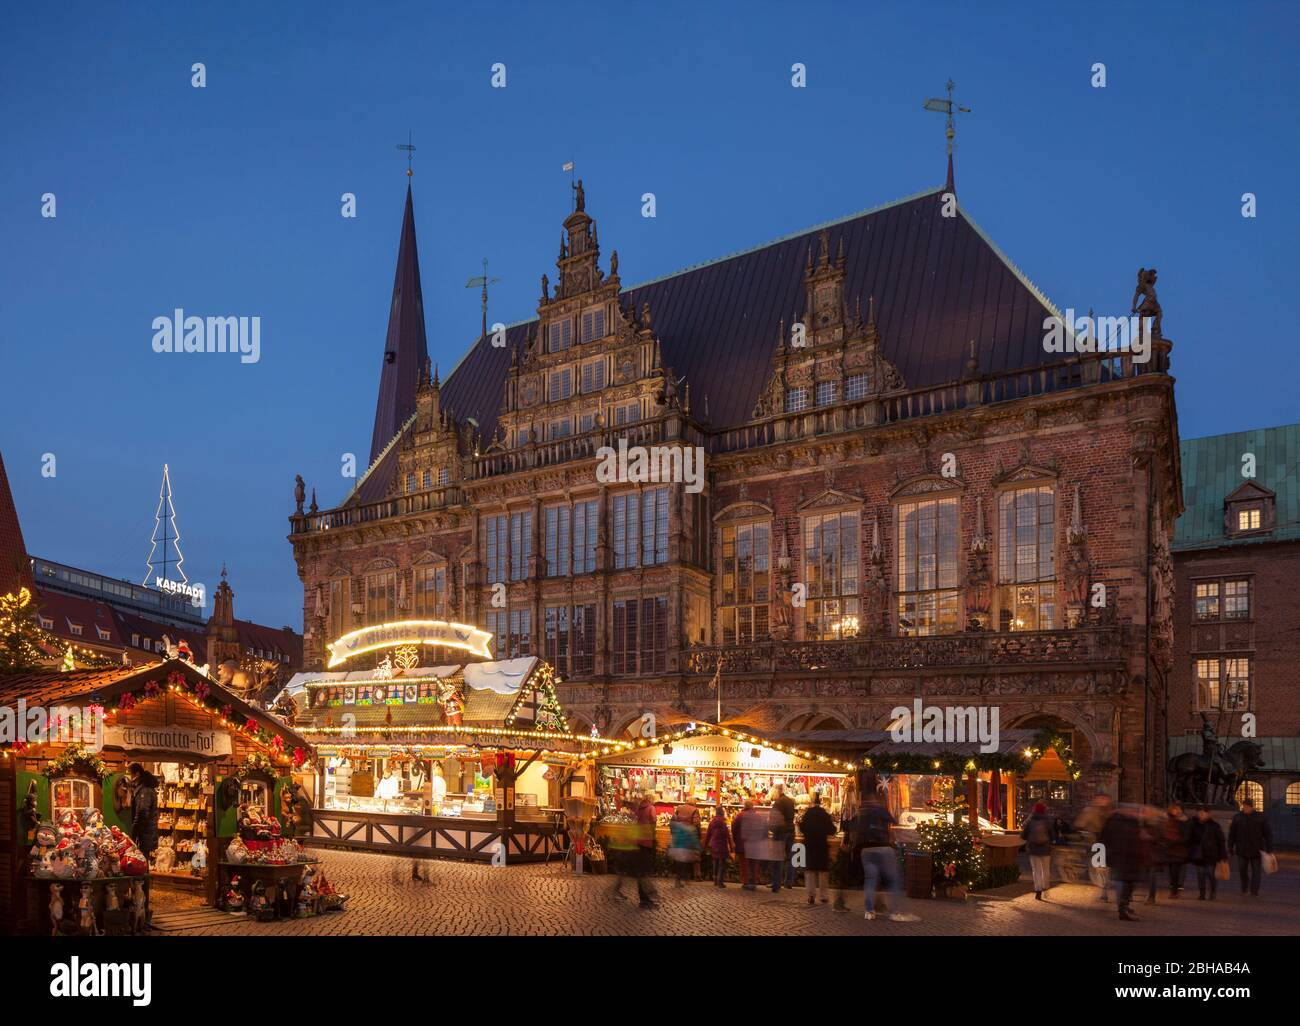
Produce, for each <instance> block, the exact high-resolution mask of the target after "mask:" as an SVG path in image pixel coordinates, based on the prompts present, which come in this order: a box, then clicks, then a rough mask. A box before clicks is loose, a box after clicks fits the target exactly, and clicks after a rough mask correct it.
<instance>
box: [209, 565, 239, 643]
mask: <svg viewBox="0 0 1300 1026" xmlns="http://www.w3.org/2000/svg"><path fill="white" fill-rule="evenodd" d="M242 655H243V650H242V648H241V646H240V644H239V634H238V633H237V632H236V630H235V593H234V592H233V591H232V590H231V589H230V582H229V581H228V580H226V567H225V565H224V564H223V565H222V567H221V583H220V584H218V585H217V590H216V592H215V593H214V594H213V596H212V616H211V618H210V619H209V620H208V653H207V656H208V657H207V662H208V663H209V664H210V665H211V666H212V667H214V668H215V667H218V666H220V665H221V664H222V663H224V662H229V661H231V660H233V661H234V662H239V660H240V658H241V657H242Z"/></svg>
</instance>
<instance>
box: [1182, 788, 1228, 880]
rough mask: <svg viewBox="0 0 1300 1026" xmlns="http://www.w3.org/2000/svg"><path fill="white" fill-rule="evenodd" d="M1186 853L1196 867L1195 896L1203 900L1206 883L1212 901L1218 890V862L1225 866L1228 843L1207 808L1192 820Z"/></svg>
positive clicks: (1201, 810) (1221, 828) (1221, 829)
mask: <svg viewBox="0 0 1300 1026" xmlns="http://www.w3.org/2000/svg"><path fill="white" fill-rule="evenodd" d="M1187 854H1188V857H1189V858H1190V859H1191V861H1192V864H1193V865H1194V866H1195V867H1196V889H1197V891H1198V892H1199V893H1198V894H1197V897H1198V898H1199V899H1200V900H1201V901H1204V900H1205V890H1206V885H1207V884H1208V885H1209V890H1210V900H1211V901H1213V900H1214V899H1215V896H1216V895H1217V894H1218V891H1219V863H1220V862H1222V863H1223V865H1224V868H1227V865H1228V863H1227V861H1226V859H1227V857H1228V844H1227V842H1226V841H1225V840H1224V839H1223V827H1221V826H1219V824H1218V822H1216V821H1215V819H1214V817H1213V816H1211V815H1210V810H1209V809H1200V810H1199V811H1198V812H1197V813H1196V819H1195V820H1193V822H1192V829H1191V832H1190V835H1189V840H1188V845H1187Z"/></svg>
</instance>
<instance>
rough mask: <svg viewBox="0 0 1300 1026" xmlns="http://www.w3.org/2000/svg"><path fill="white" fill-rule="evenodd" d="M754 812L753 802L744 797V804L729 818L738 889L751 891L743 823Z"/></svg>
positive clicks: (752, 885) (752, 887)
mask: <svg viewBox="0 0 1300 1026" xmlns="http://www.w3.org/2000/svg"><path fill="white" fill-rule="evenodd" d="M753 814H754V803H753V802H752V801H751V800H750V799H748V798H746V799H745V804H744V805H743V806H742V807H741V809H740V811H739V812H737V813H736V814H735V815H734V816H733V817H732V818H731V841H732V844H734V845H735V849H736V872H737V874H738V875H739V876H740V889H741V890H743V891H752V890H753V889H754V884H753V882H752V881H751V880H750V876H749V874H750V868H751V867H750V865H749V859H747V858H746V857H745V823H746V821H747V820H748V818H749V817H750V816H752V815H753Z"/></svg>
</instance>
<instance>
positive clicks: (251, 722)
mask: <svg viewBox="0 0 1300 1026" xmlns="http://www.w3.org/2000/svg"><path fill="white" fill-rule="evenodd" d="M244 729H245V730H246V731H248V732H249V733H250V734H256V733H257V720H255V719H253V717H251V716H250V717H249V718H248V721H247V722H246V723H245V724H244Z"/></svg>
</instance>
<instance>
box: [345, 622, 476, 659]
mask: <svg viewBox="0 0 1300 1026" xmlns="http://www.w3.org/2000/svg"><path fill="white" fill-rule="evenodd" d="M491 641H492V635H491V634H489V633H488V632H487V631H481V630H479V629H478V628H477V627H471V626H469V625H468V624H463V623H448V622H447V621H445V620H403V621H402V622H400V623H384V624H379V625H377V626H375V627H362V628H360V629H359V630H355V631H351V632H350V633H348V634H345V635H343V637H341V638H339V639H338V640H337V641H333V642H331V643H330V644H328V645H326V646H325V647H326V648H327V649H329V652H330V660H329V664H328V666H329V668H330V669H332V668H333V667H335V666H339V665H341V664H343V663H345V662H347V661H348V660H349V659H351V658H352V657H353V656H358V655H361V654H362V653H364V652H373V651H375V650H376V649H380V648H402V647H404V646H407V645H442V646H444V647H445V648H457V649H461V650H462V651H465V652H469V653H470V654H471V655H477V656H482V657H483V658H484V659H491V658H492V650H491V649H490V648H489V647H488V645H489V643H490V642H491Z"/></svg>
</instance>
